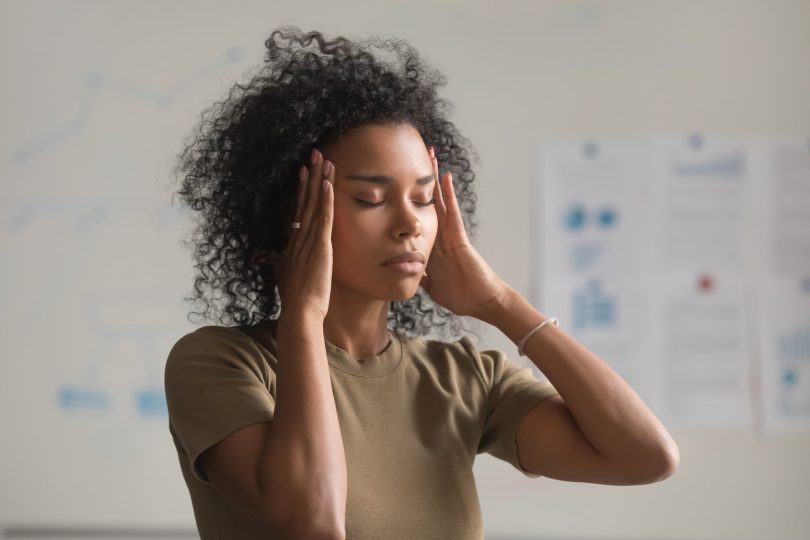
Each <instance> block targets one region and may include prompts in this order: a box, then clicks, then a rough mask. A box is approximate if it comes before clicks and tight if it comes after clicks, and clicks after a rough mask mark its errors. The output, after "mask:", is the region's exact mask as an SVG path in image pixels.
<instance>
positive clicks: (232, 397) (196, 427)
mask: <svg viewBox="0 0 810 540" xmlns="http://www.w3.org/2000/svg"><path fill="white" fill-rule="evenodd" d="M265 354H266V353H265ZM271 377H274V374H273V373H272V371H271V370H270V369H268V366H267V363H266V362H265V360H264V357H263V356H262V353H261V352H260V351H259V348H258V347H257V346H256V345H255V344H254V343H253V342H252V341H251V340H250V339H249V338H247V336H244V335H243V334H241V332H240V331H239V330H238V329H235V328H229V327H216V326H205V327H202V328H199V329H197V330H196V331H194V332H192V333H190V334H187V335H185V336H183V337H182V338H180V340H179V341H178V342H177V343H176V344H175V345H174V347H172V349H171V351H170V352H169V356H168V358H167V360H166V368H165V373H164V384H165V391H166V404H167V406H168V410H169V422H170V424H171V427H172V428H173V430H174V433H175V435H176V437H177V439H178V440H179V442H180V444H181V445H182V446H183V448H184V449H185V451H186V454H187V455H188V459H189V464H188V465H189V468H190V470H191V471H192V473H193V474H194V476H195V477H196V478H197V479H198V480H200V481H201V482H203V483H204V484H207V485H211V482H210V481H209V480H208V478H206V477H205V474H204V473H203V472H202V471H201V470H200V469H198V467H197V463H196V461H197V458H198V457H199V456H200V454H202V453H203V452H204V451H205V450H206V449H208V448H210V447H211V446H213V445H215V444H216V443H218V442H219V441H221V440H222V439H224V438H225V437H226V436H228V435H230V434H231V433H233V432H234V431H236V430H238V429H239V428H242V427H244V426H247V425H249V424H255V423H257V422H268V421H271V420H272V419H273V412H274V410H275V400H274V398H273V396H272V395H271V393H270V388H271V385H270V378H271ZM273 387H274V385H273Z"/></svg>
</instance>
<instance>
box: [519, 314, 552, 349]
mask: <svg viewBox="0 0 810 540" xmlns="http://www.w3.org/2000/svg"><path fill="white" fill-rule="evenodd" d="M547 324H553V325H554V326H560V321H558V320H557V319H556V318H554V317H552V318H550V319H546V320H545V321H543V322H541V323H540V324H538V325H537V326H535V327H534V328H532V329H531V330H529V331H528V332H527V333H526V335H525V336H523V339H521V340H520V342H518V354H519V355H520V356H526V353H524V352H523V346H524V345H525V344H526V340H527V339H529V338H530V337H531V335H532V334H534V333H535V332H537V331H538V330H540V329H541V328H543V327H544V326H545V325H547Z"/></svg>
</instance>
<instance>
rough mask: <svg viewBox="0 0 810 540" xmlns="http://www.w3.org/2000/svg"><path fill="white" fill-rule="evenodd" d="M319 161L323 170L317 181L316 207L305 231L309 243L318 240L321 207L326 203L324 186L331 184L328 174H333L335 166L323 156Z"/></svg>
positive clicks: (321, 213) (321, 215)
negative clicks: (309, 224)
mask: <svg viewBox="0 0 810 540" xmlns="http://www.w3.org/2000/svg"><path fill="white" fill-rule="evenodd" d="M321 161H322V163H323V165H322V166H321V169H322V170H323V176H322V177H321V178H320V180H319V182H318V192H319V193H318V207H317V209H316V210H315V212H316V213H315V214H314V215H313V216H312V224H311V226H310V228H309V230H308V231H307V233H306V234H307V243H308V244H309V245H314V243H316V242H317V240H318V238H319V236H320V234H321V229H322V227H321V224H322V222H323V216H324V214H323V209H324V205H325V204H326V200H325V199H326V195H327V193H326V189H325V188H328V187H331V186H332V184H330V183H329V177H330V175H334V174H335V166H334V164H333V163H332V162H331V161H329V160H328V159H324V158H323V157H322V158H321ZM326 184H329V186H327V185H326ZM316 219H317V223H316Z"/></svg>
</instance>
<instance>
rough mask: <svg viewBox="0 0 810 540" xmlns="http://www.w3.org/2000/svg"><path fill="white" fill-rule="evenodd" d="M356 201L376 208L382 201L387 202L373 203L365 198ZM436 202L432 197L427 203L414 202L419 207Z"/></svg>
mask: <svg viewBox="0 0 810 540" xmlns="http://www.w3.org/2000/svg"><path fill="white" fill-rule="evenodd" d="M355 201H357V202H358V203H359V204H360V205H361V206H367V207H371V208H374V207H377V206H380V205H381V204H382V203H384V202H385V201H380V202H378V203H373V202H369V201H364V200H362V199H355ZM435 202H436V200H435V199H430V200H429V201H428V202H426V203H423V202H419V201H414V204H415V205H416V206H419V207H422V208H424V207H426V206H431V205H433V204H434V203H435Z"/></svg>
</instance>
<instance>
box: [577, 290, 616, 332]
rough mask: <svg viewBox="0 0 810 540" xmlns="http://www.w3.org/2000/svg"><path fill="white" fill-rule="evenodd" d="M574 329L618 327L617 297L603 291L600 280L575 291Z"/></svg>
mask: <svg viewBox="0 0 810 540" xmlns="http://www.w3.org/2000/svg"><path fill="white" fill-rule="evenodd" d="M571 305H572V318H573V329H574V330H576V331H581V330H594V329H609V328H614V327H615V326H616V322H617V321H616V297H615V296H612V295H607V294H605V292H604V291H603V290H602V283H601V282H600V281H599V280H598V279H593V280H591V281H589V282H588V283H587V284H586V285H585V286H584V287H581V288H579V289H575V290H574V293H573V298H572V302H571Z"/></svg>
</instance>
